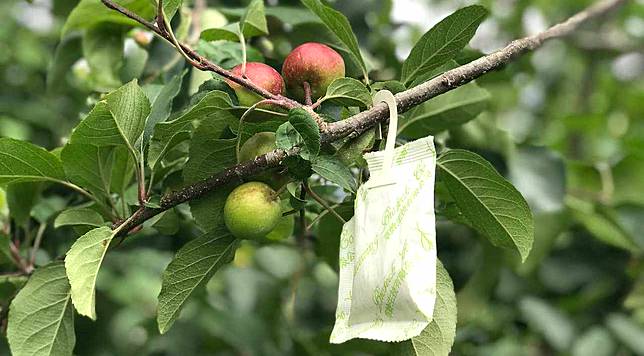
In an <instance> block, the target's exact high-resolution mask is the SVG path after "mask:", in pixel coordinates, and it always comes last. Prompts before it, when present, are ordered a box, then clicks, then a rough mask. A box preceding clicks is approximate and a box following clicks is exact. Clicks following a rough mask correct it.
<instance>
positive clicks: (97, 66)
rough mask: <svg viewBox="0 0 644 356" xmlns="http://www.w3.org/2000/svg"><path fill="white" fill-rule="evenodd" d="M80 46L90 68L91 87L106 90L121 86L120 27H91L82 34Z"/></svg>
mask: <svg viewBox="0 0 644 356" xmlns="http://www.w3.org/2000/svg"><path fill="white" fill-rule="evenodd" d="M82 47H83V56H84V57H85V59H86V60H87V64H88V65H89V68H90V79H91V80H90V83H91V84H92V88H93V89H95V90H96V91H104V92H106V91H110V90H112V89H116V88H118V87H119V86H121V79H120V76H119V73H120V70H121V66H122V65H123V31H122V29H121V28H120V27H116V26H114V25H102V26H98V27H95V28H91V29H89V30H88V31H87V32H86V33H85V34H84V35H83V42H82Z"/></svg>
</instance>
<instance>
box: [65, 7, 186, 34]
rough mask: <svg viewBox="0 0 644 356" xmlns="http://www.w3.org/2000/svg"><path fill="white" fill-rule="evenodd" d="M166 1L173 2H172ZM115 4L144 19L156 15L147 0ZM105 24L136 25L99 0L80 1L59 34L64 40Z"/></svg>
mask: <svg viewBox="0 0 644 356" xmlns="http://www.w3.org/2000/svg"><path fill="white" fill-rule="evenodd" d="M166 1H171V2H174V0H166ZM116 3H118V4H120V5H122V6H123V7H125V8H127V9H129V10H130V11H132V12H134V13H135V14H138V15H139V16H141V17H143V18H146V19H152V18H153V17H154V14H155V13H156V10H155V6H154V2H151V1H149V0H116ZM166 13H167V12H166ZM106 22H107V23H115V24H123V25H132V26H136V25H138V24H137V23H136V22H135V21H133V20H130V19H129V18H127V17H125V16H123V15H122V14H120V13H118V12H116V11H114V10H111V9H108V8H107V7H106V6H105V5H103V4H102V3H101V0H81V1H80V3H78V5H76V7H75V8H74V9H73V10H72V12H71V13H70V14H69V16H68V17H67V21H66V22H65V25H64V26H63V30H62V32H61V38H65V37H66V36H67V34H68V33H70V32H72V31H78V30H85V29H88V28H92V27H94V26H96V25H98V24H100V23H106Z"/></svg>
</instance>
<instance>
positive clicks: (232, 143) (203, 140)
mask: <svg viewBox="0 0 644 356" xmlns="http://www.w3.org/2000/svg"><path fill="white" fill-rule="evenodd" d="M218 131H219V125H218V123H217V122H215V121H206V122H203V123H202V125H200V126H199V128H197V130H196V131H195V134H194V137H193V138H192V140H191V141H190V152H189V154H188V157H189V158H188V162H186V165H185V167H184V170H183V178H184V180H185V182H186V183H193V182H196V181H199V180H202V179H205V178H208V177H210V176H211V175H213V174H215V173H218V172H220V171H222V170H223V169H225V168H227V167H229V166H231V165H234V164H235V163H237V157H236V155H235V151H236V150H235V149H236V146H237V139H235V138H233V139H219V138H217V136H216V135H215V133H217V132H218ZM231 190H232V187H231V186H230V185H227V186H224V187H220V188H219V189H216V190H215V191H214V192H212V193H210V194H208V195H206V196H205V197H203V198H200V199H195V200H191V201H190V211H191V212H192V215H193V217H194V219H195V221H196V222H197V224H198V225H199V226H200V227H201V228H203V229H204V230H205V231H211V230H213V229H215V228H217V227H218V226H220V225H221V224H222V223H223V208H224V203H225V201H226V197H227V196H228V193H230V191H231Z"/></svg>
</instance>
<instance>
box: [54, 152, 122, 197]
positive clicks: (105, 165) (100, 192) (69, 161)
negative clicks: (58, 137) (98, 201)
mask: <svg viewBox="0 0 644 356" xmlns="http://www.w3.org/2000/svg"><path fill="white" fill-rule="evenodd" d="M113 152H114V147H110V146H103V147H98V146H93V145H88V144H82V143H69V144H67V145H65V147H64V148H63V150H62V152H61V154H60V158H61V159H62V161H63V167H64V168H65V173H67V177H69V180H70V181H71V182H72V183H74V184H76V185H79V186H81V187H83V188H85V189H87V190H89V191H90V192H92V193H93V194H94V195H96V196H98V197H107V196H108V195H109V194H110V184H111V178H112V163H113V160H114V155H113Z"/></svg>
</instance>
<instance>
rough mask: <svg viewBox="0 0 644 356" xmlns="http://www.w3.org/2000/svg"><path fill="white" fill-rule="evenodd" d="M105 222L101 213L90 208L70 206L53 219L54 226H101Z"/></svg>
mask: <svg viewBox="0 0 644 356" xmlns="http://www.w3.org/2000/svg"><path fill="white" fill-rule="evenodd" d="M104 223H105V221H104V219H103V217H102V216H101V214H99V213H98V212H96V210H94V209H92V208H71V209H67V210H65V211H63V212H62V213H60V214H59V215H58V216H57V217H56V220H54V228H56V229H57V228H59V227H61V226H77V225H87V226H93V227H101V226H103V224H104Z"/></svg>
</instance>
